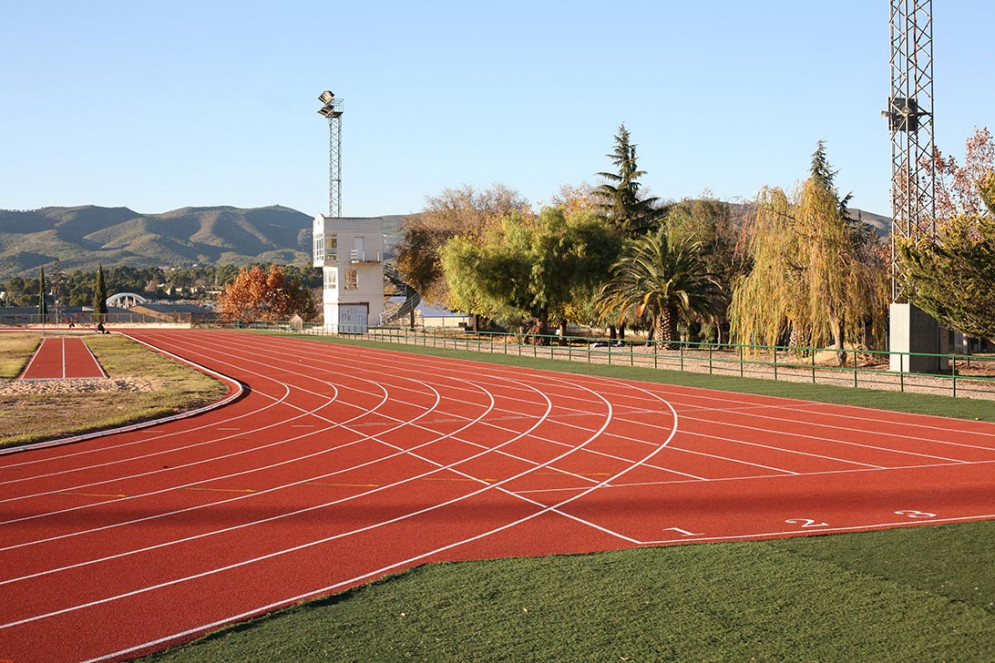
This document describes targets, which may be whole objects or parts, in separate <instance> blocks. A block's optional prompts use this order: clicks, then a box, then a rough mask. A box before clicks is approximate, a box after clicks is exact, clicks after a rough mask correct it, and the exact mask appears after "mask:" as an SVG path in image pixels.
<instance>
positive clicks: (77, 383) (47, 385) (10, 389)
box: [0, 378, 156, 396]
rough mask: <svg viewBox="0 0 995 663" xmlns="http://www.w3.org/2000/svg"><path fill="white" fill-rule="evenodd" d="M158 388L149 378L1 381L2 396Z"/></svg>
mask: <svg viewBox="0 0 995 663" xmlns="http://www.w3.org/2000/svg"><path fill="white" fill-rule="evenodd" d="M155 389H156V386H155V384H154V382H153V381H152V380H149V379H147V378H86V379H82V378H80V379H66V380H0V396H20V395H25V396H27V395H34V394H115V393H121V392H150V391H155Z"/></svg>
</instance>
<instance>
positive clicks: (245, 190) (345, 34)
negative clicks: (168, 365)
mask: <svg viewBox="0 0 995 663" xmlns="http://www.w3.org/2000/svg"><path fill="white" fill-rule="evenodd" d="M888 5H889V3H888V0H833V1H831V2H830V1H823V0H818V1H816V0H754V1H748V0H712V1H710V2H709V1H702V0H699V1H697V2H688V1H685V2H675V1H671V0H649V1H643V0H633V1H630V2H626V3H616V4H614V5H613V3H606V2H593V1H588V0H572V1H562V2H561V1H552V0H549V1H547V0H530V1H528V2H524V1H520V0H505V1H503V2H488V3H482V2H473V1H471V0H455V1H451V2H450V1H445V2H443V1H435V0H422V1H420V2H401V1H396V2H385V1H378V0H362V1H355V2H354V1H345V0H341V1H336V0H317V1H313V2H312V1H295V0H283V1H276V0H271V1H267V2H260V1H257V0H237V1H230V0H193V1H190V0H159V1H155V0H126V1H110V0H86V1H79V0H71V1H70V0H66V1H54V0H0V44H2V50H0V94H2V96H0V208H6V209H35V208H38V207H42V206H48V205H67V206H68V205H84V204H96V205H103V206H109V207H116V206H127V207H130V208H132V209H134V210H137V211H139V212H145V213H155V212H164V211H167V210H171V209H175V208H178V207H183V206H187V205H193V206H202V205H234V206H238V207H256V206H264V205H274V204H281V205H286V206H289V207H293V208H295V209H298V210H301V211H303V212H306V213H308V214H314V213H318V212H323V211H325V212H327V204H328V124H327V121H326V120H325V119H324V118H322V117H321V116H319V115H318V114H317V112H316V111H317V109H318V108H319V106H320V103H319V102H318V100H317V96H318V94H319V93H320V92H321V91H322V90H324V89H331V90H332V91H333V92H335V94H336V96H337V97H340V98H342V99H344V100H345V114H344V116H343V123H342V128H343V134H342V143H343V168H342V176H343V186H342V190H343V205H342V207H343V210H342V211H343V213H344V214H345V215H349V216H375V215H381V214H405V213H409V212H415V211H418V210H420V209H422V207H423V206H424V203H425V197H426V196H427V195H432V194H437V193H439V192H440V191H441V190H442V189H444V188H446V187H455V186H458V185H460V184H464V183H466V184H471V185H473V186H476V187H479V188H485V187H487V186H489V185H491V184H493V183H496V182H500V183H503V184H506V185H507V186H509V187H511V188H513V189H516V190H518V191H520V192H521V193H522V194H523V195H525V196H526V197H527V198H528V199H529V200H531V201H533V202H536V203H541V202H542V201H544V200H549V198H550V196H551V195H552V194H553V193H555V192H556V191H557V190H558V189H559V187H560V186H561V185H562V184H574V185H576V184H580V183H582V182H585V181H586V182H589V183H592V184H596V183H597V182H598V180H597V178H596V176H595V173H596V172H598V171H602V170H608V169H610V164H609V161H608V159H607V158H606V157H605V155H606V154H607V153H608V152H609V151H610V150H611V148H612V140H613V135H614V134H615V132H616V129H617V127H618V125H619V124H620V123H622V122H625V124H626V126H627V127H628V128H629V130H630V132H631V134H632V137H633V140H634V142H635V143H636V144H637V145H638V152H637V155H638V157H639V165H640V166H641V167H642V168H643V169H644V170H646V171H648V174H647V175H646V177H645V178H644V180H643V181H644V183H645V185H646V186H647V187H648V188H649V190H650V192H651V193H652V194H653V195H656V196H658V197H661V198H663V199H680V198H683V197H686V196H696V195H699V194H701V193H702V192H704V191H706V190H708V191H710V192H711V193H712V194H713V195H715V196H717V197H719V198H721V199H724V200H737V199H752V198H753V197H755V196H756V194H757V192H758V190H759V189H760V188H761V187H762V186H764V185H772V186H781V187H785V188H790V187H792V186H793V185H794V184H795V183H796V182H797V181H798V180H801V179H804V177H805V176H806V175H807V171H808V167H809V161H810V158H811V154H812V152H813V151H814V150H815V148H816V143H817V141H819V140H820V139H822V140H825V141H826V143H827V149H828V156H829V161H830V163H831V164H832V165H833V167H835V168H836V169H838V171H839V174H838V176H837V184H838V186H839V188H840V189H841V191H842V192H844V193H846V192H852V193H853V196H854V198H853V201H852V206H853V207H858V208H862V209H865V210H868V211H872V212H876V213H880V214H888V213H889V210H890V203H889V182H890V147H889V138H888V131H887V127H886V125H885V121H884V120H883V119H882V118H881V116H880V111H881V110H882V109H883V108H884V107H885V106H886V104H887V101H886V100H887V95H888V88H889V71H888ZM933 18H934V63H935V71H934V80H935V99H936V103H935V123H936V141H937V144H938V145H939V147H940V148H941V149H942V150H944V151H945V152H948V153H952V154H954V155H956V156H957V157H958V158H959V159H962V158H963V151H964V141H965V140H966V139H967V138H968V136H969V135H970V134H971V133H972V131H973V128H974V127H975V126H988V127H989V128H991V129H993V130H995V86H992V85H991V84H990V83H991V80H990V70H991V65H992V62H993V61H995V28H993V26H995V2H993V1H992V0H937V1H936V2H935V3H934V7H933Z"/></svg>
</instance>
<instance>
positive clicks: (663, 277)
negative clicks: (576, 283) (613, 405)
mask: <svg viewBox="0 0 995 663" xmlns="http://www.w3.org/2000/svg"><path fill="white" fill-rule="evenodd" d="M722 303H723V294H722V290H721V288H720V286H719V283H718V281H717V280H716V279H715V277H714V276H713V275H712V274H709V273H707V271H706V269H705V264H704V262H703V261H702V259H701V245H700V244H699V243H698V242H694V241H691V240H690V239H685V240H684V241H682V242H679V243H677V244H676V245H674V244H672V243H671V241H670V239H669V238H668V237H667V233H666V230H665V228H660V229H658V230H657V231H656V232H655V233H652V234H648V235H644V236H643V237H640V238H639V239H637V240H635V241H633V242H632V243H631V244H630V245H629V247H628V248H627V249H626V250H625V251H624V252H623V254H622V257H621V259H619V261H618V262H616V263H615V264H614V265H613V266H612V278H611V279H610V280H609V281H608V282H607V283H606V284H605V285H604V287H602V289H601V293H600V295H599V300H598V306H599V308H600V310H601V314H602V319H605V318H607V317H609V316H613V315H615V316H618V322H619V323H621V322H622V321H623V320H624V318H625V317H626V315H627V314H628V315H631V314H632V313H634V314H635V315H636V316H637V317H648V318H650V320H651V321H652V323H653V329H654V338H655V339H656V340H658V341H663V342H665V343H667V347H668V348H671V349H672V348H674V347H676V344H675V341H677V323H678V322H679V321H684V322H685V323H686V322H690V321H691V319H693V318H696V317H697V318H699V319H714V318H715V317H717V316H718V314H719V313H720V312H721V306H722Z"/></svg>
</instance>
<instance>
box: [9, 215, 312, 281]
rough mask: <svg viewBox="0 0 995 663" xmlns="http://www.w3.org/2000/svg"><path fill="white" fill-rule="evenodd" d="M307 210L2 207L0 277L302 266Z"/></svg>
mask: <svg viewBox="0 0 995 663" xmlns="http://www.w3.org/2000/svg"><path fill="white" fill-rule="evenodd" d="M311 220H312V217H311V216H310V215H307V214H304V213H303V212H298V211H297V210H294V209H290V208H289V207H281V206H279V205H276V206H271V207H258V208H253V209H240V208H236V207H227V206H219V207H184V208H182V209H177V210H173V211H171V212H164V213H162V214H142V213H140V212H135V211H133V210H130V209H128V208H127V207H97V206H95V205H85V206H82V207H45V208H42V209H37V210H31V211H13V210H0V277H2V278H8V277H10V276H24V277H28V276H36V274H37V271H38V268H39V267H42V266H47V265H49V264H52V263H54V262H55V261H56V260H59V261H60V262H61V267H62V269H63V270H65V271H74V270H84V271H86V270H94V271H95V270H96V269H97V265H98V263H103V265H104V266H105V267H112V266H118V265H127V266H135V267H137V266H175V267H181V266H189V265H193V264H225V263H233V264H239V265H242V264H248V263H252V262H263V263H269V262H272V263H278V264H294V263H296V264H301V263H307V262H309V261H310V255H311Z"/></svg>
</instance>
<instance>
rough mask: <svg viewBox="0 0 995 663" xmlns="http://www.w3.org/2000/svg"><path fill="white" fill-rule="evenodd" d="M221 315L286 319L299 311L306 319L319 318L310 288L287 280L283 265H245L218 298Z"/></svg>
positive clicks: (245, 319)
mask: <svg viewBox="0 0 995 663" xmlns="http://www.w3.org/2000/svg"><path fill="white" fill-rule="evenodd" d="M218 306H219V309H220V312H221V315H222V317H225V318H228V319H231V320H236V319H237V320H243V321H245V322H255V321H257V320H266V321H276V320H286V319H288V318H290V317H291V316H293V315H294V314H297V315H299V316H301V317H302V318H304V319H305V320H310V319H313V318H315V317H317V313H318V312H317V307H316V306H315V303H314V300H313V299H312V298H311V293H310V291H308V290H307V288H304V287H302V286H301V283H300V281H298V280H297V279H288V278H287V276H286V275H285V274H284V272H283V268H282V267H280V266H278V265H272V266H271V267H270V269H269V272H267V271H266V270H264V269H263V268H262V267H260V266H259V265H254V266H253V267H249V268H242V269H240V270H239V272H238V276H236V277H235V280H234V281H232V282H231V283H230V284H229V285H228V286H226V287H225V291H224V292H223V293H222V294H221V296H220V297H219V299H218Z"/></svg>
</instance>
